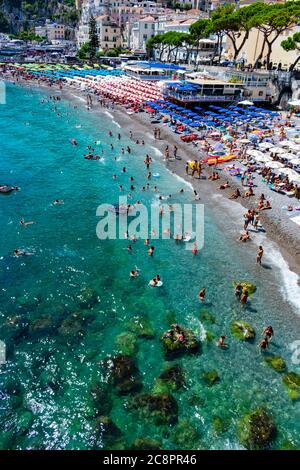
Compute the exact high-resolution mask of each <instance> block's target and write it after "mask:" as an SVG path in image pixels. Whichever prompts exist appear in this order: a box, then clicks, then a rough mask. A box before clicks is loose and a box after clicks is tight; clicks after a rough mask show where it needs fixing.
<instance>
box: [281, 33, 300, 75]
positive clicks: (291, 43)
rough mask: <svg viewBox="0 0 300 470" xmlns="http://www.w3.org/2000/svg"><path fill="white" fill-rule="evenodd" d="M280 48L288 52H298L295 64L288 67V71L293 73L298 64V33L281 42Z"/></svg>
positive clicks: (299, 47)
mask: <svg viewBox="0 0 300 470" xmlns="http://www.w3.org/2000/svg"><path fill="white" fill-rule="evenodd" d="M281 47H282V48H283V49H284V50H285V51H287V52H289V51H297V52H299V55H298V57H297V59H296V60H295V62H294V63H293V64H292V65H291V66H290V71H293V70H294V68H295V67H296V65H297V64H298V62H299V60H300V32H299V33H295V34H293V35H292V36H289V37H288V38H287V39H285V40H284V41H281Z"/></svg>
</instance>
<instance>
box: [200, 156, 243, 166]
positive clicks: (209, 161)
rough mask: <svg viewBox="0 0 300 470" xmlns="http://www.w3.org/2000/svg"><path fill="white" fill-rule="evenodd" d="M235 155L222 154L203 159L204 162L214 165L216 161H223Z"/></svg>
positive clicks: (232, 158) (229, 159)
mask: <svg viewBox="0 0 300 470" xmlns="http://www.w3.org/2000/svg"><path fill="white" fill-rule="evenodd" d="M235 158H236V155H233V154H231V155H224V156H223V157H210V158H207V159H206V160H205V163H207V164H208V165H215V164H216V163H225V162H230V161H231V160H234V159H235Z"/></svg>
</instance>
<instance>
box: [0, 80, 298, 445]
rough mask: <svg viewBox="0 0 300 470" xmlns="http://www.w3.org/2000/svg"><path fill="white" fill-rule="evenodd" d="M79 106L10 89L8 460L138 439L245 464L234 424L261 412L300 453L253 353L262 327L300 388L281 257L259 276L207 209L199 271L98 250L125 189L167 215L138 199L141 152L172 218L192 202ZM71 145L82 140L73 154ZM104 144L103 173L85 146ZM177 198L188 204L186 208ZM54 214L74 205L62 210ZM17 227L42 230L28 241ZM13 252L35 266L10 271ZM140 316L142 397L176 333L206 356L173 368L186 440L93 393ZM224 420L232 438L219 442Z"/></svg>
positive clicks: (4, 268)
mask: <svg viewBox="0 0 300 470" xmlns="http://www.w3.org/2000/svg"><path fill="white" fill-rule="evenodd" d="M78 104H79V107H78V108H77V109H74V105H73V104H70V103H67V102H60V103H55V104H54V103H53V102H50V101H49V100H48V98H47V94H46V93H45V92H38V91H36V90H29V89H26V90H24V89H22V88H19V87H16V86H13V85H8V87H7V105H6V106H1V108H0V130H1V137H0V139H1V154H0V172H1V173H0V174H1V181H0V182H1V183H7V184H12V185H17V186H19V187H20V188H21V191H20V192H17V193H14V194H11V195H9V196H3V195H1V197H0V215H1V231H0V257H1V260H0V269H1V271H0V292H1V302H0V339H1V340H3V341H5V342H6V345H7V363H6V364H5V365H2V366H0V448H4V449H11V448H13V449H99V448H112V447H115V448H122V447H123V448H130V447H131V446H132V443H133V441H134V440H135V439H136V438H139V437H147V438H150V439H155V440H157V441H159V442H160V445H161V447H162V448H163V449H180V448H193V449H197V448H204V449H232V448H242V446H241V444H240V443H239V441H238V439H237V433H236V427H237V422H238V420H239V418H240V417H241V416H243V415H244V414H245V413H247V412H248V411H249V410H252V409H255V408H256V407H264V408H266V409H267V410H268V411H269V413H270V414H271V415H272V416H273V418H274V420H275V422H276V425H277V429H278V434H277V438H276V440H275V441H274V443H273V448H281V447H282V445H283V443H284V442H285V441H287V440H288V441H289V442H290V443H292V444H293V445H294V446H296V447H298V448H300V406H299V402H292V401H291V399H290V398H289V397H288V395H287V392H286V389H285V387H284V385H283V384H282V380H281V375H280V374H278V373H276V372H275V371H273V370H272V369H270V368H269V367H268V366H267V365H266V364H265V362H264V360H263V358H262V356H261V354H260V353H259V351H258V348H257V344H258V341H259V339H260V333H261V331H262V329H263V327H264V326H266V325H268V324H272V326H273V328H274V330H275V338H274V341H273V344H272V345H271V350H272V352H274V353H276V354H279V355H280V356H282V357H284V359H285V360H286V362H287V365H288V368H289V370H294V371H296V372H297V371H298V372H299V366H297V365H295V364H292V359H291V351H290V349H289V345H290V343H292V342H293V341H295V340H298V339H300V319H299V316H298V315H299V304H298V309H297V305H295V304H297V295H299V291H297V289H296V287H294V290H293V291H291V290H290V291H289V292H287V291H286V290H285V289H284V288H282V285H284V282H283V276H284V277H285V281H287V282H286V284H290V285H289V286H287V287H289V288H290V289H291V288H292V287H293V286H292V280H291V281H290V282H289V279H290V277H289V276H290V274H289V273H288V271H287V270H286V271H283V269H284V266H279V264H278V259H279V254H277V253H276V250H275V248H272V250H271V248H270V252H272V254H273V256H274V259H273V260H272V258H271V257H269V258H268V256H266V260H265V267H264V268H262V269H260V268H258V267H257V266H256V265H255V262H254V258H255V251H256V250H255V247H254V249H252V250H247V251H246V250H245V247H244V246H241V245H239V244H237V243H236V242H235V241H234V237H233V234H232V231H231V229H232V227H231V226H232V224H231V223H230V219H228V217H227V215H226V212H224V209H223V207H222V205H221V204H220V206H218V207H217V208H216V209H215V210H214V211H212V210H211V207H210V204H209V203H208V204H207V206H206V211H205V246H204V249H203V250H202V251H201V253H200V254H199V255H198V256H195V257H193V255H192V254H191V253H190V252H188V251H186V250H184V247H183V246H180V245H176V244H174V241H161V240H160V241H154V242H153V244H154V245H155V248H156V250H155V254H154V257H153V258H149V257H148V256H147V252H146V251H147V249H146V247H145V246H144V244H143V242H142V241H138V242H136V243H134V244H133V252H132V253H131V254H130V253H128V252H127V249H126V247H127V245H128V242H126V241H124V240H120V241H100V240H99V239H98V238H97V237H96V225H97V222H98V220H99V219H98V218H97V217H96V209H97V207H98V205H99V204H100V203H102V202H109V203H115V202H117V201H118V197H119V194H120V193H119V184H122V185H123V186H124V188H125V189H127V190H129V186H130V182H129V176H133V177H134V178H135V182H134V185H135V186H136V188H137V190H136V191H135V192H134V198H133V201H135V200H138V199H140V200H141V201H142V202H144V203H145V204H146V205H149V204H150V203H151V202H153V201H157V195H156V194H155V193H154V192H153V191H148V192H145V193H142V192H141V191H140V190H139V188H141V187H142V186H143V185H145V184H146V182H147V181H146V178H145V177H146V172H145V167H144V164H143V160H144V155H145V153H146V152H149V153H152V155H153V156H154V158H156V161H155V163H154V165H153V168H151V169H152V171H153V172H159V173H160V175H161V177H160V179H159V180H153V181H151V187H152V188H153V186H154V185H155V184H157V185H158V186H159V188H160V190H161V193H162V194H164V195H167V194H170V193H171V194H173V198H172V202H174V203H175V202H181V201H182V202H189V201H190V200H191V192H190V189H189V187H188V186H186V185H185V183H184V182H182V181H180V180H178V179H177V178H175V177H174V176H173V175H172V174H171V173H170V172H168V171H167V170H166V169H165V168H164V166H163V165H162V163H160V162H159V157H155V155H154V153H153V148H152V149H151V147H148V146H147V145H146V146H145V147H142V146H137V145H133V144H132V142H130V140H129V138H128V136H126V135H125V134H124V133H122V129H119V128H118V127H117V126H116V125H115V124H113V123H112V122H111V118H110V117H109V116H105V115H103V116H101V117H99V116H95V115H92V114H91V113H89V112H88V111H86V110H85V109H82V107H80V103H79V102H78ZM54 106H55V107H56V109H54ZM79 125H81V127H79ZM109 129H112V130H113V132H114V133H115V134H116V133H117V132H121V134H122V140H121V141H120V142H118V141H117V140H116V139H109V138H108V137H107V133H108V130H109ZM70 138H75V139H77V141H78V143H79V145H78V147H74V146H72V145H71V144H70V143H69V139H70ZM95 141H101V145H99V146H98V147H97V148H98V149H99V152H100V151H101V150H102V149H104V151H105V153H104V157H103V160H102V161H99V162H98V161H95V162H94V161H86V160H84V159H83V155H84V153H85V148H86V146H87V145H93V143H94V142H95ZM111 142H113V144H114V147H115V149H114V151H113V152H112V151H111V150H110V146H109V144H110V143H111ZM128 144H129V145H132V146H133V154H132V155H130V156H129V155H128V154H126V155H124V156H122V157H120V155H121V147H122V146H123V147H126V146H127V145H128ZM115 156H116V157H118V159H117V161H115V160H114V157H115ZM123 166H126V168H127V173H125V174H123V173H122V168H123ZM113 174H117V175H118V180H117V181H114V180H113V179H112V175H113ZM182 187H184V188H185V189H186V191H185V193H184V194H183V195H180V194H179V190H180V188H182ZM55 199H63V200H64V204H63V205H61V206H53V205H52V202H53V201H54V200H55ZM204 200H205V198H204ZM216 204H218V202H217V201H216ZM22 217H24V219H25V220H33V221H35V222H36V224H35V225H32V226H28V227H26V228H24V227H21V226H20V225H19V221H20V219H21V218H22ZM15 248H21V249H26V250H27V251H29V252H33V253H34V256H30V257H23V258H13V257H12V256H11V253H12V252H13V250H14V249H15ZM276 258H277V259H276ZM273 261H274V262H273ZM275 261H276V262H275ZM136 265H137V266H138V267H139V268H140V269H141V275H140V277H139V278H138V279H136V280H131V279H129V272H130V270H131V269H133V267H134V266H136ZM157 273H159V274H160V275H161V276H162V277H163V281H164V286H163V288H161V289H150V288H149V287H148V286H147V284H148V281H149V279H150V278H152V277H153V276H154V275H155V274H157ZM236 279H246V280H249V281H250V282H253V283H254V284H256V285H257V287H258V289H257V292H256V293H255V295H254V296H253V297H252V298H251V301H250V303H249V305H248V306H247V307H246V308H245V309H242V308H241V307H240V305H239V304H238V303H237V301H236V299H235V296H234V294H233V288H232V282H233V281H234V280H236ZM291 279H292V278H291ZM203 286H206V287H207V301H206V303H205V304H204V305H199V302H198V300H197V293H198V291H199V289H200V288H201V287H203ZM86 287H88V288H89V289H90V290H91V291H92V292H95V293H97V297H98V298H97V302H95V303H93V302H92V303H93V307H92V308H86V307H87V305H84V304H83V300H82V289H84V288H86ZM93 300H95V299H94V298H93ZM290 300H291V301H294V303H293V304H292V303H290ZM203 310H208V311H209V312H211V313H212V314H213V315H214V317H215V323H213V324H210V323H207V322H206V323H204V322H201V321H200V314H201V311H203ZM297 310H298V311H297ZM137 315H139V316H141V317H143V318H148V319H149V321H150V322H151V324H152V326H153V329H154V331H155V336H154V338H152V339H142V338H139V339H138V340H137V344H136V347H137V350H136V351H135V352H134V360H135V362H136V365H137V367H138V368H139V371H140V374H141V380H142V384H143V392H145V393H148V392H150V391H151V390H152V388H153V384H154V381H155V378H157V377H158V375H159V374H160V373H161V372H162V371H163V370H164V369H165V367H166V366H167V365H170V363H168V364H166V361H165V360H164V356H163V351H162V346H161V343H160V337H161V335H162V334H163V332H164V331H166V330H167V329H168V328H169V326H170V324H171V323H173V322H174V321H175V320H176V321H177V322H179V323H181V324H182V325H185V326H187V327H190V328H192V329H193V330H194V331H195V332H196V334H197V336H198V337H199V338H200V339H201V340H202V349H201V353H200V354H198V355H195V356H188V357H183V358H181V359H178V360H176V361H173V362H174V363H176V364H179V365H181V367H182V369H183V372H184V375H185V382H186V387H185V388H183V389H181V390H179V391H175V392H174V394H173V395H174V397H175V398H176V400H177V402H178V407H179V412H178V422H179V424H178V425H177V426H176V425H175V426H168V425H159V426H157V425H155V424H154V423H153V422H152V421H151V420H149V419H147V417H146V416H142V415H141V414H140V413H138V411H137V410H133V409H131V408H130V406H129V403H130V401H131V400H132V397H134V395H123V396H118V395H116V394H115V393H114V390H113V389H111V388H109V387H108V389H105V393H104V394H103V395H101V399H98V401H95V400H93V396H92V394H91V390H92V391H93V390H95V386H97V385H98V386H99V384H100V385H101V384H102V385H103V384H105V381H106V375H105V373H104V371H103V367H102V364H101V361H103V360H104V359H105V358H107V357H108V356H109V355H115V354H117V353H118V352H119V351H120V349H119V346H118V344H117V343H116V338H117V336H118V335H120V334H121V333H123V332H127V331H128V329H129V326H128V323H129V322H130V321H131V320H132V318H133V317H134V316H137ZM234 319H244V320H247V321H249V323H250V324H251V325H252V326H253V327H254V328H255V330H256V332H257V338H256V341H255V342H254V343H241V342H239V341H237V340H235V339H234V338H233V337H232V335H231V333H230V323H231V321H232V320H234ZM206 330H209V333H210V334H211V333H213V334H214V335H215V338H218V337H219V336H220V335H221V334H225V335H226V336H227V342H228V343H229V345H230V347H229V349H228V350H226V351H222V350H220V349H218V348H217V347H216V346H215V341H207V340H205V331H206ZM212 369H216V370H217V371H218V374H219V377H220V381H219V382H218V383H216V384H214V385H212V386H208V385H207V384H206V383H205V382H204V381H203V379H202V375H203V373H204V372H207V371H211V370H212ZM94 396H95V393H94ZM97 415H109V416H110V418H111V419H112V420H113V422H114V423H115V424H116V425H117V426H118V428H119V429H120V431H121V434H120V435H118V436H117V440H116V442H113V439H112V440H111V441H109V442H107V441H105V440H104V441H103V439H102V437H103V436H102V435H101V432H99V426H98V427H97ZM217 420H218V422H219V423H222V426H219V427H218V429H216V422H217Z"/></svg>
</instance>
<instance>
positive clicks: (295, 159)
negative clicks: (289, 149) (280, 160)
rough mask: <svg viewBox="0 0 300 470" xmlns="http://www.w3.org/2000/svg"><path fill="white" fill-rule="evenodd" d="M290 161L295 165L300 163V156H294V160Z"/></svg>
mask: <svg viewBox="0 0 300 470" xmlns="http://www.w3.org/2000/svg"><path fill="white" fill-rule="evenodd" d="M290 163H292V164H293V165H300V158H299V157H298V158H297V157H296V158H293V159H292V160H290Z"/></svg>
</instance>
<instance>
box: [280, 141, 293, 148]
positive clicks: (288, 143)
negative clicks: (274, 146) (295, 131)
mask: <svg viewBox="0 0 300 470" xmlns="http://www.w3.org/2000/svg"><path fill="white" fill-rule="evenodd" d="M290 144H291V141H290V140H282V141H281V142H278V145H280V147H289V146H290Z"/></svg>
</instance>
